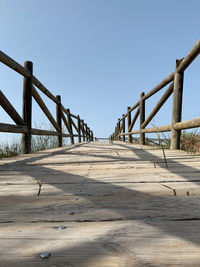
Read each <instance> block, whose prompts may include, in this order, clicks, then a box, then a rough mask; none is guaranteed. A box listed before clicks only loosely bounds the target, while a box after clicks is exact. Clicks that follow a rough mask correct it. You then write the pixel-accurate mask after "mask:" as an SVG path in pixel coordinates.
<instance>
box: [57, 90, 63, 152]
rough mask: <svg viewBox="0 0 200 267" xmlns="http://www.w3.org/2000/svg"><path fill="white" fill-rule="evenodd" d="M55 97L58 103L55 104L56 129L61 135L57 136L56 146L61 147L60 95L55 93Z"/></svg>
mask: <svg viewBox="0 0 200 267" xmlns="http://www.w3.org/2000/svg"><path fill="white" fill-rule="evenodd" d="M56 99H57V100H58V101H59V104H56V120H57V124H58V126H59V128H60V131H58V133H60V134H61V135H59V136H57V146H58V147H62V117H61V112H62V110H61V96H60V95H57V96H56Z"/></svg>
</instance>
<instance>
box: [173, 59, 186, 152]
mask: <svg viewBox="0 0 200 267" xmlns="http://www.w3.org/2000/svg"><path fill="white" fill-rule="evenodd" d="M182 60H183V59H180V60H176V66H175V74H174V90H173V107H172V130H171V149H172V150H174V149H180V139H181V130H175V129H174V128H173V125H174V124H175V123H177V122H180V121H181V115H182V98H183V78H184V72H181V73H179V72H177V68H178V66H179V65H180V63H181V61H182Z"/></svg>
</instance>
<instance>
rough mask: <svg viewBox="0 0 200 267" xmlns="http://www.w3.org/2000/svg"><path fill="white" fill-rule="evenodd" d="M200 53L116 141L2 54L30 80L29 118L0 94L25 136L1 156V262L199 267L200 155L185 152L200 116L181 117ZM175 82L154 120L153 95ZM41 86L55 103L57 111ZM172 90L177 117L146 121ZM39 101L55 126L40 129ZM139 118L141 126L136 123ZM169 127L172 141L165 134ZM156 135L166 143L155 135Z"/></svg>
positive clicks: (9, 128) (125, 119) (119, 128)
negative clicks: (35, 116)
mask: <svg viewBox="0 0 200 267" xmlns="http://www.w3.org/2000/svg"><path fill="white" fill-rule="evenodd" d="M199 52H200V41H198V42H197V43H196V44H195V45H194V47H193V48H192V49H191V51H190V52H189V53H188V55H187V56H186V57H185V58H184V59H180V60H177V61H176V66H175V71H174V72H173V73H172V74H170V75H169V76H168V77H167V78H165V79H164V80H163V81H162V82H161V83H159V84H158V85H157V86H156V87H154V88H153V89H152V90H151V91H149V92H148V93H146V94H144V92H142V93H141V95H140V98H139V100H138V102H137V103H136V104H135V105H134V106H133V107H128V108H127V110H126V112H125V113H124V114H123V115H122V117H121V118H119V120H118V121H117V124H116V127H115V129H114V132H113V133H111V134H110V136H109V138H108V139H107V140H106V138H103V139H101V137H95V132H94V133H93V131H92V130H91V129H90V128H89V126H88V125H87V124H86V123H85V122H84V120H83V119H82V118H81V116H80V115H75V114H73V113H72V112H71V111H70V110H69V109H67V108H65V106H64V104H63V103H62V101H61V97H60V96H54V95H53V94H51V93H50V91H49V90H48V89H47V88H46V87H45V86H44V85H43V84H42V83H41V82H40V81H39V80H38V79H37V78H36V77H35V76H34V75H33V64H32V62H30V61H29V62H25V65H24V67H23V66H21V65H20V64H19V63H17V62H16V61H14V60H13V59H12V58H10V57H8V56H7V55H5V54H4V53H3V52H0V61H1V62H2V63H3V64H5V65H7V66H8V67H9V68H11V69H13V70H14V71H16V72H18V73H19V74H20V75H22V76H23V77H24V78H23V79H24V80H23V112H22V116H21V115H20V114H19V112H17V110H16V109H15V107H14V105H12V104H11V103H10V101H9V100H8V98H7V97H6V95H5V93H3V92H2V91H0V105H1V107H2V108H3V109H4V110H5V111H6V112H7V113H8V115H9V116H10V117H11V118H12V120H13V121H14V123H13V124H6V123H0V131H1V132H12V133H19V134H22V147H23V154H21V155H19V156H17V157H11V158H3V159H2V160H1V161H0V243H1V246H0V266H2V267H5V266H6V267H7V266H19V267H27V266H41V267H42V266H78V267H79V266H80V267H82V266H84V267H87V266H89V267H90V266H91V267H97V266H98V267H100V266H105V267H108V266H109V267H112V266H113V267H116V266H124V267H129V266H130V267H132V266H189V265H190V266H199V263H200V231H199V228H200V222H199V221H200V205H199V200H200V158H199V155H198V154H191V153H187V152H185V151H182V150H180V144H181V130H183V129H189V128H195V127H199V126H200V118H199V117H198V118H193V119H191V120H188V121H181V110H182V92H183V75H184V71H185V70H186V68H187V67H188V66H189V65H190V64H191V63H192V61H193V60H194V59H195V58H196V57H197V56H198V54H199ZM167 84H169V87H168V88H167V89H166V91H165V92H164V94H163V96H162V97H161V99H160V100H159V102H158V103H157V105H155V107H154V108H153V110H152V112H151V113H150V114H149V115H148V116H146V117H145V101H146V100H147V99H148V98H150V97H151V96H153V95H154V94H155V93H156V92H158V91H159V90H161V89H162V88H164V87H165V86H166V85H167ZM36 87H37V88H36ZM38 90H40V93H39V91H38ZM41 93H42V94H44V95H46V96H47V97H49V98H50V99H51V100H52V101H53V102H54V103H55V105H56V118H54V117H53V115H52V114H51V112H50V109H49V108H48V107H47V105H46V104H45V102H44V100H43V97H42V96H43V95H42V94H41ZM170 95H173V106H172V113H171V114H172V123H171V124H170V125H164V126H159V127H153V128H146V126H147V125H148V123H149V122H150V121H151V120H152V119H153V117H154V116H155V114H156V113H157V112H158V111H159V109H160V108H161V107H162V105H163V104H164V102H165V101H166V100H167V99H168V98H169V96H170ZM32 98H34V99H35V100H36V102H37V104H38V105H39V107H40V108H41V109H42V111H43V112H44V114H45V115H46V116H47V118H48V119H49V121H50V122H51V124H52V125H53V127H54V129H55V130H53V131H49V130H46V129H35V128H33V127H32V119H31V118H32V108H31V107H32V105H31V103H32ZM133 111H135V114H134V115H133V116H132V117H131V112H133ZM137 118H139V120H140V129H135V130H133V127H134V125H135V121H136V119H137ZM63 125H64V126H65V130H66V132H65V131H64V130H63ZM165 131H170V132H171V140H170V141H171V146H170V148H167V146H166V144H165V143H164V142H163V140H162V139H161V138H160V133H161V132H165ZM155 132H156V133H157V134H158V142H155V140H154V141H153V140H152V139H150V138H147V136H145V134H147V133H155ZM136 134H139V139H137V138H136ZM33 135H49V136H51V135H52V136H56V137H57V148H53V149H49V150H44V151H38V152H36V153H32V150H31V149H32V148H31V139H32V136H33ZM64 138H68V139H69V140H70V142H71V143H70V145H68V146H64V145H63V139H64ZM158 143H159V145H158Z"/></svg>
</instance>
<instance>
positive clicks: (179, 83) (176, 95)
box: [111, 40, 200, 149]
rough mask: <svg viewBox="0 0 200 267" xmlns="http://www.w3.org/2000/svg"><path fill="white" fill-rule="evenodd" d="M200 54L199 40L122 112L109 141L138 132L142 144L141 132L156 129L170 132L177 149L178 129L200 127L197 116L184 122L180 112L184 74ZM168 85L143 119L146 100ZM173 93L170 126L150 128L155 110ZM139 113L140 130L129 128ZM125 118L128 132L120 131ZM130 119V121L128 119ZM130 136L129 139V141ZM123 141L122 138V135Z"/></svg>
mask: <svg viewBox="0 0 200 267" xmlns="http://www.w3.org/2000/svg"><path fill="white" fill-rule="evenodd" d="M199 54H200V40H198V41H197V42H196V44H195V45H194V46H193V47H192V49H191V50H190V51H189V53H188V54H187V56H186V57H185V58H182V59H180V60H176V67H175V71H174V72H173V73H171V74H170V75H169V76H168V77H166V78H165V79H164V80H163V81H162V82H160V83H159V84H158V85H157V86H155V87H154V88H153V89H152V90H150V91H149V92H148V93H146V94H145V95H144V96H141V97H140V100H139V101H138V102H136V104H135V105H134V106H132V107H131V108H130V107H128V109H127V113H126V114H123V115H122V117H121V118H120V119H118V122H117V126H116V127H115V131H114V133H113V134H112V135H111V140H120V136H125V135H128V136H131V135H134V134H140V143H141V144H144V143H145V138H144V134H145V133H156V132H167V131H171V132H172V138H171V149H179V148H180V131H181V130H183V129H190V128H196V127H199V126H200V117H198V118H195V119H191V120H188V121H185V122H181V113H182V90H183V74H184V71H185V70H186V68H187V67H188V66H189V65H190V64H191V63H192V62H193V61H194V59H195V58H196V57H197V56H198V55H199ZM170 82H171V84H170V85H169V87H168V88H167V89H166V90H165V92H164V94H163V95H162V97H161V98H160V100H159V101H158V102H157V104H156V105H155V106H154V108H153V109H152V111H151V112H150V114H149V115H148V117H147V118H146V119H145V113H144V105H145V101H146V100H147V99H148V98H150V97H151V96H153V95H154V94H156V93H157V92H158V91H159V90H161V89H162V88H164V87H165V86H166V85H167V84H169V83H170ZM172 93H173V109H172V123H171V124H169V125H165V126H161V127H153V128H147V129H146V128H145V127H146V126H147V125H148V124H149V123H150V121H151V120H152V119H153V118H154V116H155V115H156V114H157V113H158V111H159V110H160V108H161V107H162V106H163V104H164V103H165V102H166V101H167V99H168V98H169V97H170V96H171V94H172ZM136 108H138V109H137V110H136V112H135V115H134V117H133V119H132V121H131V120H130V118H131V112H132V111H133V110H135V109H136ZM139 115H140V130H135V131H132V129H133V126H134V124H135V122H136V120H137V118H138V116H139ZM126 117H127V119H128V132H126V133H124V132H123V133H121V130H122V128H124V125H121V127H120V122H121V121H122V122H124V121H125V118H126ZM130 121H131V122H130ZM131 139H132V137H130V138H129V139H128V141H129V142H131ZM123 140H125V139H124V138H123Z"/></svg>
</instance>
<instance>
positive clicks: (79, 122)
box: [78, 115, 81, 143]
mask: <svg viewBox="0 0 200 267" xmlns="http://www.w3.org/2000/svg"><path fill="white" fill-rule="evenodd" d="M78 142H79V143H81V120H80V116H79V115H78Z"/></svg>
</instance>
